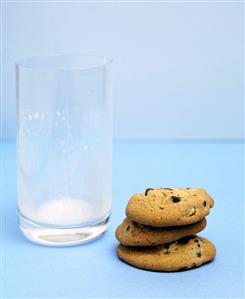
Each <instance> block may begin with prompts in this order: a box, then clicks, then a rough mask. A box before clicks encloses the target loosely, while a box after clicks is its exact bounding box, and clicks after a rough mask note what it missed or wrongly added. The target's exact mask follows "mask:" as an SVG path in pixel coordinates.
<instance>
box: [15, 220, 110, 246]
mask: <svg viewBox="0 0 245 299" xmlns="http://www.w3.org/2000/svg"><path fill="white" fill-rule="evenodd" d="M109 218H110V215H109V216H107V217H106V218H104V219H102V220H101V221H99V222H97V223H94V224H92V225H88V226H80V227H79V226H76V227H69V228H64V227H50V226H45V225H43V224H40V223H35V222H33V221H31V220H29V219H27V218H25V217H24V216H23V215H21V214H19V226H20V229H21V231H22V233H23V234H24V236H25V237H26V238H27V239H28V240H30V241H32V242H34V243H37V244H40V245H47V246H75V245H79V244H84V243H87V242H89V241H92V240H95V239H97V238H99V237H100V236H101V235H102V234H103V233H104V232H105V231H106V230H107V228H108V222H109Z"/></svg>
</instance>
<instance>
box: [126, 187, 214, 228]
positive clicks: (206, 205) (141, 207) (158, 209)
mask: <svg viewBox="0 0 245 299" xmlns="http://www.w3.org/2000/svg"><path fill="white" fill-rule="evenodd" d="M213 205H214V201H213V199H212V197H211V196H210V195H208V193H207V192H206V191H205V189H203V188H148V189H146V190H145V192H143V193H138V194H135V195H133V196H132V197H131V198H130V200H129V202H128V205H127V207H126V215H127V217H128V219H129V220H132V221H135V222H137V223H140V224H145V225H149V226H154V227H168V226H179V225H187V224H192V223H195V222H198V221H200V220H201V219H203V218H204V217H205V216H206V215H208V214H209V211H210V208H212V207H213Z"/></svg>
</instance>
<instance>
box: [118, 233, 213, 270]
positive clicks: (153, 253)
mask: <svg viewBox="0 0 245 299" xmlns="http://www.w3.org/2000/svg"><path fill="white" fill-rule="evenodd" d="M117 253H118V256H119V258H120V259H121V260H123V261H125V262H126V263H128V264H130V265H133V266H135V267H138V268H142V269H146V270H152V271H167V272H172V271H183V270H188V269H192V268H196V267H199V266H201V265H203V264H205V263H207V262H209V261H211V260H212V259H214V257H215V254H216V249H215V246H214V245H213V244H212V243H211V242H210V241H208V240H207V239H204V238H202V237H198V236H191V237H184V238H182V239H180V240H178V241H175V242H173V243H168V244H165V245H159V246H155V247H128V246H124V245H122V244H120V245H119V246H118V250H117Z"/></svg>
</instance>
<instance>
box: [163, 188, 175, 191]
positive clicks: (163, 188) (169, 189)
mask: <svg viewBox="0 0 245 299" xmlns="http://www.w3.org/2000/svg"><path fill="white" fill-rule="evenodd" d="M163 189H164V190H170V191H173V189H171V188H163Z"/></svg>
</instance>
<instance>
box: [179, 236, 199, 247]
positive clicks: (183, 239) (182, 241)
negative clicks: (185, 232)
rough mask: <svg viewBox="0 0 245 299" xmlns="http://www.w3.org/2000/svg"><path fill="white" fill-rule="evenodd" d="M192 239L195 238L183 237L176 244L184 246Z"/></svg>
mask: <svg viewBox="0 0 245 299" xmlns="http://www.w3.org/2000/svg"><path fill="white" fill-rule="evenodd" d="M193 238H195V237H193V236H189V237H183V238H181V239H179V240H178V241H177V242H178V244H181V245H185V244H187V243H188V242H189V241H190V240H191V239H193Z"/></svg>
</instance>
